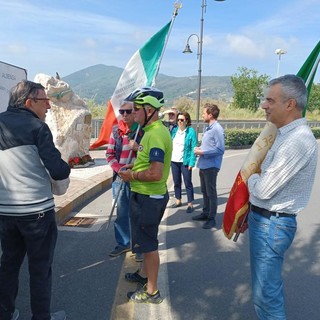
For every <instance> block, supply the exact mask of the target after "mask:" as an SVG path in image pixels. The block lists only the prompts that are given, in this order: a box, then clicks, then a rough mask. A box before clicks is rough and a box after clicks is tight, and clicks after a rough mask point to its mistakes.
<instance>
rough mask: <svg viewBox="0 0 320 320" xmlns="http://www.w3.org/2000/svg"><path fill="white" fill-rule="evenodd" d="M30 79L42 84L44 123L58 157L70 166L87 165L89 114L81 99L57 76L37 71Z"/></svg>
mask: <svg viewBox="0 0 320 320" xmlns="http://www.w3.org/2000/svg"><path fill="white" fill-rule="evenodd" d="M59 78H60V77H59ZM34 81H35V82H38V83H41V84H42V85H43V86H44V87H45V91H46V93H47V96H48V98H49V99H50V104H51V109H50V110H49V111H48V113H47V116H46V123H47V124H48V126H49V127H50V129H51V131H52V135H53V140H54V143H55V145H56V147H57V148H58V150H59V151H60V152H61V155H62V158H63V159H64V160H65V161H67V162H69V163H70V164H71V166H76V165H78V166H83V165H88V164H90V163H91V162H92V161H91V158H90V156H89V147H90V139H91V113H90V111H89V109H88V106H87V105H86V103H85V101H84V100H82V99H81V98H80V97H79V96H78V95H76V94H75V93H74V92H73V91H72V89H71V88H70V86H69V84H68V83H66V82H64V81H63V80H61V79H58V77H55V78H54V77H51V76H48V75H45V74H37V75H36V77H35V79H34ZM75 159H76V161H74V160H75Z"/></svg>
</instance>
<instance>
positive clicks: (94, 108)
mask: <svg viewBox="0 0 320 320" xmlns="http://www.w3.org/2000/svg"><path fill="white" fill-rule="evenodd" d="M85 102H86V104H87V106H88V109H89V111H90V113H91V116H92V119H104V117H105V115H106V110H107V106H106V105H103V104H98V103H96V102H95V100H94V99H85Z"/></svg>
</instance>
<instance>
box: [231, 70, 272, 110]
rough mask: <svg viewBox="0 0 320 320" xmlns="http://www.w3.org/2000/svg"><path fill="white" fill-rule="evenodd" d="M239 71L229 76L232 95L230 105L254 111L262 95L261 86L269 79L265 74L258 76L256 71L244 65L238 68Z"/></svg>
mask: <svg viewBox="0 0 320 320" xmlns="http://www.w3.org/2000/svg"><path fill="white" fill-rule="evenodd" d="M238 71H239V73H238V74H235V75H233V76H231V83H232V85H233V90H234V97H233V103H232V106H233V107H235V108H238V109H249V110H251V111H256V110H257V109H258V107H259V104H260V97H261V96H262V95H263V88H264V87H265V86H266V85H267V83H268V81H269V76H267V75H266V74H264V75H260V76H258V71H256V70H254V69H248V68H246V67H240V68H238Z"/></svg>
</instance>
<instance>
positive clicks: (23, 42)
mask: <svg viewBox="0 0 320 320" xmlns="http://www.w3.org/2000/svg"><path fill="white" fill-rule="evenodd" d="M205 2H206V3H207V6H206V8H205V11H204V12H203V18H204V20H203V50H202V66H201V67H202V68H201V69H202V75H203V76H231V75H235V74H237V73H238V72H239V68H240V67H246V68H249V69H255V70H257V71H258V74H267V75H269V76H270V77H272V78H273V77H276V76H277V73H278V68H279V75H281V74H286V73H294V74H295V73H297V72H298V70H299V69H300V67H301V66H302V64H303V63H304V61H305V60H306V59H307V57H308V55H309V54H310V52H311V51H312V49H313V48H314V47H315V46H316V44H317V43H318V41H320V1H319V0H268V1H263V0H226V1H223V2H218V1H214V0H206V1H205V0H184V1H176V3H178V4H180V3H182V8H181V9H180V10H179V13H178V16H177V17H176V19H175V21H174V25H173V28H172V31H171V34H170V37H169V39H168V43H167V47H166V51H165V53H164V56H163V59H162V63H161V67H160V73H162V74H166V75H168V76H176V77H180V76H195V75H197V74H198V71H199V60H198V59H197V37H196V36H191V38H190V43H189V44H190V47H191V49H192V51H193V54H183V53H182V51H183V49H184V48H185V45H186V42H187V39H188V37H189V36H190V35H191V34H196V35H198V36H200V27H201V16H202V6H201V5H202V3H205ZM174 3H175V1H173V0H88V1H86V0H76V1H75V0H64V1H61V0H54V1H52V0H50V1H49V0H41V1H40V0H10V1H8V0H0V8H1V10H0V16H1V32H0V48H1V49H0V61H3V62H6V63H9V64H13V65H17V66H19V67H21V68H25V69H26V70H27V74H28V79H29V80H33V79H34V77H35V75H36V74H38V73H44V74H47V75H52V76H55V73H56V72H58V73H59V74H60V76H61V77H65V76H67V75H70V74H72V73H73V72H76V71H79V70H82V69H85V68H87V67H90V66H93V65H96V64H105V65H107V66H116V67H120V68H124V67H125V65H126V64H127V62H128V61H129V59H130V58H131V56H132V55H133V54H134V53H135V52H136V51H137V50H138V49H139V48H140V47H142V46H143V44H144V43H145V42H146V41H148V40H149V38H150V37H151V36H152V35H153V34H154V33H156V32H157V31H159V30H160V29H161V28H162V27H163V26H164V25H165V24H166V23H167V22H169V20H170V19H171V17H172V13H173V10H174ZM276 49H283V50H285V51H286V52H287V53H286V54H283V55H281V56H280V57H281V59H280V61H279V56H278V55H276V54H275V50H276ZM315 82H317V83H319V82H320V72H319V71H318V72H317V75H316V78H315Z"/></svg>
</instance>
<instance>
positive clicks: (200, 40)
mask: <svg viewBox="0 0 320 320" xmlns="http://www.w3.org/2000/svg"><path fill="white" fill-rule="evenodd" d="M201 1H202V2H201V19H200V37H199V36H198V35H197V34H195V33H192V34H191V35H190V36H189V37H188V40H187V44H186V47H185V49H184V50H183V51H182V52H183V53H192V51H191V49H190V45H189V40H190V38H191V37H192V36H196V37H197V39H198V50H197V58H198V60H199V65H198V89H197V119H196V133H197V139H198V135H199V114H200V100H201V72H202V70H201V68H202V44H203V22H204V14H205V12H206V7H207V0H201ZM214 1H217V2H223V1H225V0H214Z"/></svg>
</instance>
